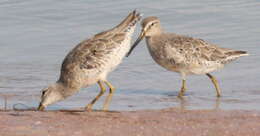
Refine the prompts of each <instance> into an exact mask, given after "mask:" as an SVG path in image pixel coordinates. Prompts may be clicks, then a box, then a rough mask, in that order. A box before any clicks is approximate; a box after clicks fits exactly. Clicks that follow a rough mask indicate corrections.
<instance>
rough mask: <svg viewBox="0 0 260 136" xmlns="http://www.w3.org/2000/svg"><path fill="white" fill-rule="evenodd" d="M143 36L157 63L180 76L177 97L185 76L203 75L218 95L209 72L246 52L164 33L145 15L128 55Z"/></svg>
mask: <svg viewBox="0 0 260 136" xmlns="http://www.w3.org/2000/svg"><path fill="white" fill-rule="evenodd" d="M143 37H145V38H146V43H147V47H148V50H149V52H150V54H151V56H152V58H153V59H154V60H155V62H156V63H158V64H159V65H161V66H162V67H164V68H166V69H167V70H170V71H174V72H178V73H180V74H181V77H182V87H181V90H180V92H179V94H178V97H180V98H181V97H182V96H183V95H184V92H185V90H186V76H187V75H191V74H206V75H207V76H208V77H209V78H210V79H211V81H212V82H213V84H214V86H215V88H216V92H217V96H218V97H219V96H220V95H221V92H220V88H219V85H218V82H217V80H216V78H215V77H214V76H212V75H211V74H209V73H210V72H213V71H215V70H218V69H221V68H223V67H224V65H225V64H227V63H229V62H231V61H233V60H235V59H237V58H239V57H240V56H245V55H248V54H247V53H246V52H245V51H236V50H232V49H227V48H221V47H218V46H216V45H214V44H210V43H208V42H205V41H204V40H202V39H195V38H192V37H188V36H183V35H177V34H174V33H167V32H165V31H163V29H162V28H161V25H160V20H159V19H158V18H157V17H147V18H145V19H144V20H143V21H142V32H141V34H140V36H139V37H138V39H137V40H136V42H135V43H134V44H133V46H132V47H131V49H130V51H129V52H128V54H127V56H129V55H130V53H131V52H132V50H133V49H134V48H135V47H136V46H137V44H138V43H139V42H140V41H141V40H142V39H143Z"/></svg>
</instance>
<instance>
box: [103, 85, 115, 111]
mask: <svg viewBox="0 0 260 136" xmlns="http://www.w3.org/2000/svg"><path fill="white" fill-rule="evenodd" d="M104 82H105V84H106V85H107V86H108V87H109V94H108V96H107V98H106V100H105V103H104V106H103V110H104V111H107V110H108V107H109V104H110V102H111V100H112V96H113V94H114V92H115V87H113V85H112V84H111V83H109V82H108V81H104Z"/></svg>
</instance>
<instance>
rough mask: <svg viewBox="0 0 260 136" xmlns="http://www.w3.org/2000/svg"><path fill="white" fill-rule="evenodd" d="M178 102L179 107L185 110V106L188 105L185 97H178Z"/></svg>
mask: <svg viewBox="0 0 260 136" xmlns="http://www.w3.org/2000/svg"><path fill="white" fill-rule="evenodd" d="M178 100H179V102H180V109H181V110H186V108H187V106H188V105H189V104H188V102H187V100H186V98H184V97H181V98H180V99H178Z"/></svg>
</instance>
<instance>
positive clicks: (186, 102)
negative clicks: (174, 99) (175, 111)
mask: <svg viewBox="0 0 260 136" xmlns="http://www.w3.org/2000/svg"><path fill="white" fill-rule="evenodd" d="M212 100H214V102H213V103H212V105H209V109H212V110H219V109H221V108H220V104H221V98H220V97H216V98H214V99H212ZM178 101H179V104H180V106H179V107H180V109H181V110H187V109H189V108H188V106H195V107H199V108H200V109H203V108H205V107H203V106H200V105H197V106H196V105H191V104H190V101H191V100H188V99H187V98H184V97H182V98H180V99H178Z"/></svg>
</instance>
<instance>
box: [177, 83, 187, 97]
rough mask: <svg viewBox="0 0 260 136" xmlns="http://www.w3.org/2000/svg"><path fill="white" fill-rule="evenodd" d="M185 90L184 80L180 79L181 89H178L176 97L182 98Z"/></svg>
mask: <svg viewBox="0 0 260 136" xmlns="http://www.w3.org/2000/svg"><path fill="white" fill-rule="evenodd" d="M185 91H186V80H185V79H183V80H182V87H181V90H180V92H179V94H178V97H179V98H182V97H183V96H184V93H185Z"/></svg>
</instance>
